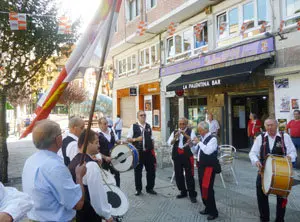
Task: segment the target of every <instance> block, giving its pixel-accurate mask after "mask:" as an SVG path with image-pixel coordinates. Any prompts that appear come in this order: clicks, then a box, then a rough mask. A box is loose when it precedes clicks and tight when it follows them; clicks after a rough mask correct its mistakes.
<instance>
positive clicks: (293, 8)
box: [286, 0, 300, 16]
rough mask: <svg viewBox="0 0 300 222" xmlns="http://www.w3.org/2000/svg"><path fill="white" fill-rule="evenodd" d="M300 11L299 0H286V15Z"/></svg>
mask: <svg viewBox="0 0 300 222" xmlns="http://www.w3.org/2000/svg"><path fill="white" fill-rule="evenodd" d="M296 13H300V0H286V15H287V16H291V15H294V14H296Z"/></svg>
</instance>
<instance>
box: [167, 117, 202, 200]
mask: <svg viewBox="0 0 300 222" xmlns="http://www.w3.org/2000/svg"><path fill="white" fill-rule="evenodd" d="M187 125H188V120H187V119H186V118H180V119H179V121H178V126H179V129H178V130H175V131H174V132H173V133H172V134H171V136H170V138H169V139H168V144H169V145H170V146H171V145H172V146H173V148H172V159H173V161H174V171H175V180H176V184H177V188H178V190H180V194H179V195H177V198H184V197H186V196H187V190H188V191H189V196H190V199H191V202H192V203H196V202H197V200H196V196H197V192H196V191H195V180H194V156H193V153H192V152H191V149H190V147H189V146H188V144H189V142H190V141H191V140H193V139H194V138H195V137H196V135H195V133H194V131H193V130H191V129H190V128H188V127H187ZM183 170H185V176H184V174H183ZM185 181H186V184H187V189H186V186H185Z"/></svg>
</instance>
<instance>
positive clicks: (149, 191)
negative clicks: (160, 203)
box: [147, 190, 157, 195]
mask: <svg viewBox="0 0 300 222" xmlns="http://www.w3.org/2000/svg"><path fill="white" fill-rule="evenodd" d="M147 193H149V194H152V195H156V194H157V193H156V191H154V190H147Z"/></svg>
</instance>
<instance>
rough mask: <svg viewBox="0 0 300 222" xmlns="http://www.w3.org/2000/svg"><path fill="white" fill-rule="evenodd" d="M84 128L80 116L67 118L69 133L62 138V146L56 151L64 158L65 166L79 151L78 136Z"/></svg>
mask: <svg viewBox="0 0 300 222" xmlns="http://www.w3.org/2000/svg"><path fill="white" fill-rule="evenodd" d="M83 130H84V121H83V119H81V118H80V117H72V118H71V119H70V120H69V133H68V135H67V136H66V137H65V138H64V139H63V143H62V147H61V149H60V150H59V151H58V153H57V154H58V155H59V156H61V157H62V158H63V159H64V163H65V165H66V166H68V165H69V164H70V162H71V161H72V159H73V158H74V157H75V156H76V155H77V153H78V152H79V150H78V145H77V142H78V137H79V136H80V134H81V133H82V131H83Z"/></svg>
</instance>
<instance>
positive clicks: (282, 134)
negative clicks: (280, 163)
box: [280, 131, 286, 156]
mask: <svg viewBox="0 0 300 222" xmlns="http://www.w3.org/2000/svg"><path fill="white" fill-rule="evenodd" d="M280 135H281V149H282V153H283V154H284V156H286V153H285V149H284V133H283V132H282V131H281V132H280Z"/></svg>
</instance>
